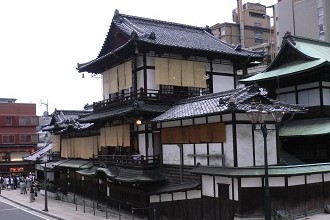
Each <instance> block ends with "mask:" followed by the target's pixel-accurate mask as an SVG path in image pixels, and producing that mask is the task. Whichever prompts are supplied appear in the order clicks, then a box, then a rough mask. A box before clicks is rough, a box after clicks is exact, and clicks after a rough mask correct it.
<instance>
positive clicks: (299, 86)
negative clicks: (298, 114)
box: [297, 82, 319, 90]
mask: <svg viewBox="0 0 330 220" xmlns="http://www.w3.org/2000/svg"><path fill="white" fill-rule="evenodd" d="M313 87H319V83H318V82H312V83H306V84H302V85H298V86H297V89H298V90H301V89H309V88H313Z"/></svg>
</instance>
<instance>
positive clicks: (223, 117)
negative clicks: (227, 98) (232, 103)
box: [222, 114, 232, 122]
mask: <svg viewBox="0 0 330 220" xmlns="http://www.w3.org/2000/svg"><path fill="white" fill-rule="evenodd" d="M222 121H223V122H225V121H232V116H231V114H226V115H222Z"/></svg>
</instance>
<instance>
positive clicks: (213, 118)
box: [207, 115, 221, 123]
mask: <svg viewBox="0 0 330 220" xmlns="http://www.w3.org/2000/svg"><path fill="white" fill-rule="evenodd" d="M207 121H208V123H216V122H220V121H221V120H220V116H219V115H214V116H209V117H207Z"/></svg>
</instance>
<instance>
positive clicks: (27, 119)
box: [19, 116, 38, 125]
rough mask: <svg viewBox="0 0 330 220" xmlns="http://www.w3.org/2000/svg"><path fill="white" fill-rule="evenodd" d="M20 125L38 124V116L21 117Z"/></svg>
mask: <svg viewBox="0 0 330 220" xmlns="http://www.w3.org/2000/svg"><path fill="white" fill-rule="evenodd" d="M19 125H38V117H31V116H28V117H26V116H24V117H20V118H19Z"/></svg>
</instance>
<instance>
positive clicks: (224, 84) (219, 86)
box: [213, 75, 234, 93]
mask: <svg viewBox="0 0 330 220" xmlns="http://www.w3.org/2000/svg"><path fill="white" fill-rule="evenodd" d="M233 88H234V78H233V77H231V76H219V75H213V92H214V93H217V92H223V91H227V90H230V89H233Z"/></svg>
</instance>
